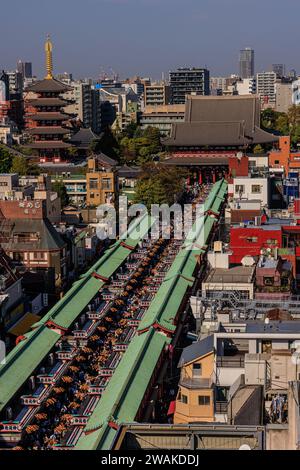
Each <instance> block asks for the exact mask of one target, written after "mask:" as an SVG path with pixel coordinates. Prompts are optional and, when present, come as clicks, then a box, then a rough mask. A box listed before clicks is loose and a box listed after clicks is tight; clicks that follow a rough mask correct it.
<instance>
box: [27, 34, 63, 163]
mask: <svg viewBox="0 0 300 470" xmlns="http://www.w3.org/2000/svg"><path fill="white" fill-rule="evenodd" d="M45 52H46V69H47V75H46V77H45V79H44V80H41V81H39V82H36V83H34V84H33V85H31V86H29V87H28V88H27V89H26V98H25V103H26V127H27V132H28V134H29V135H30V136H31V138H30V140H31V142H30V143H28V144H27V147H29V148H31V149H32V150H36V151H37V153H38V155H39V160H40V162H41V163H45V162H52V163H59V162H61V161H65V160H67V159H68V156H69V152H68V148H70V147H71V146H72V145H71V144H70V143H69V142H68V138H69V136H70V129H69V128H68V127H67V121H68V120H69V119H70V118H71V116H70V115H69V114H66V113H65V112H64V107H65V106H66V105H67V104H70V101H67V100H65V99H63V98H62V94H63V93H65V92H67V91H69V90H72V87H70V86H68V85H66V84H65V83H62V82H60V81H59V80H56V79H55V78H53V62H52V43H51V41H50V38H49V36H48V37H47V41H46V43H45Z"/></svg>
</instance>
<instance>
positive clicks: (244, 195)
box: [228, 176, 269, 207]
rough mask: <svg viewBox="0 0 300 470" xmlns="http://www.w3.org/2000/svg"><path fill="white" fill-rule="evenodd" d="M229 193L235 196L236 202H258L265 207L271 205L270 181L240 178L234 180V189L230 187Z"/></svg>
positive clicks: (266, 179) (246, 177)
mask: <svg viewBox="0 0 300 470" xmlns="http://www.w3.org/2000/svg"><path fill="white" fill-rule="evenodd" d="M230 186H231V185H230ZM231 191H232V192H231ZM228 192H229V193H231V194H233V198H234V200H237V199H238V200H245V199H246V200H258V201H260V202H261V206H262V207H263V206H266V205H268V203H269V179H268V178H249V177H248V176H240V177H239V178H234V180H233V187H232V188H230V187H229V188H228Z"/></svg>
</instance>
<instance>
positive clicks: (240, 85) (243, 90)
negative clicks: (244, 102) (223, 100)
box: [236, 78, 256, 95]
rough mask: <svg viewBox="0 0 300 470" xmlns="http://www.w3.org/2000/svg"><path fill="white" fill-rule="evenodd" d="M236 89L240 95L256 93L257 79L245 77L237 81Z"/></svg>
mask: <svg viewBox="0 0 300 470" xmlns="http://www.w3.org/2000/svg"><path fill="white" fill-rule="evenodd" d="M236 91H237V93H238V94H239V95H255V93H256V79H255V78H244V79H243V80H241V81H238V82H237V83H236Z"/></svg>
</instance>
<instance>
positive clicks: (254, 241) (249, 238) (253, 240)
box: [247, 237, 258, 243]
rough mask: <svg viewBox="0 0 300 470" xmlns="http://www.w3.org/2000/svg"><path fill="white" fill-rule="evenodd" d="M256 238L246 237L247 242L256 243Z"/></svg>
mask: <svg viewBox="0 0 300 470" xmlns="http://www.w3.org/2000/svg"><path fill="white" fill-rule="evenodd" d="M257 241H258V238H257V237H248V238H247V242H248V243H257Z"/></svg>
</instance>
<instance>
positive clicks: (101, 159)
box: [95, 152, 117, 167]
mask: <svg viewBox="0 0 300 470" xmlns="http://www.w3.org/2000/svg"><path fill="white" fill-rule="evenodd" d="M95 158H97V160H98V163H99V164H100V165H103V166H105V167H107V166H109V167H112V166H116V165H117V162H116V160H114V159H113V158H110V157H108V156H107V155H105V154H104V153H102V152H101V153H97V155H95Z"/></svg>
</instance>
